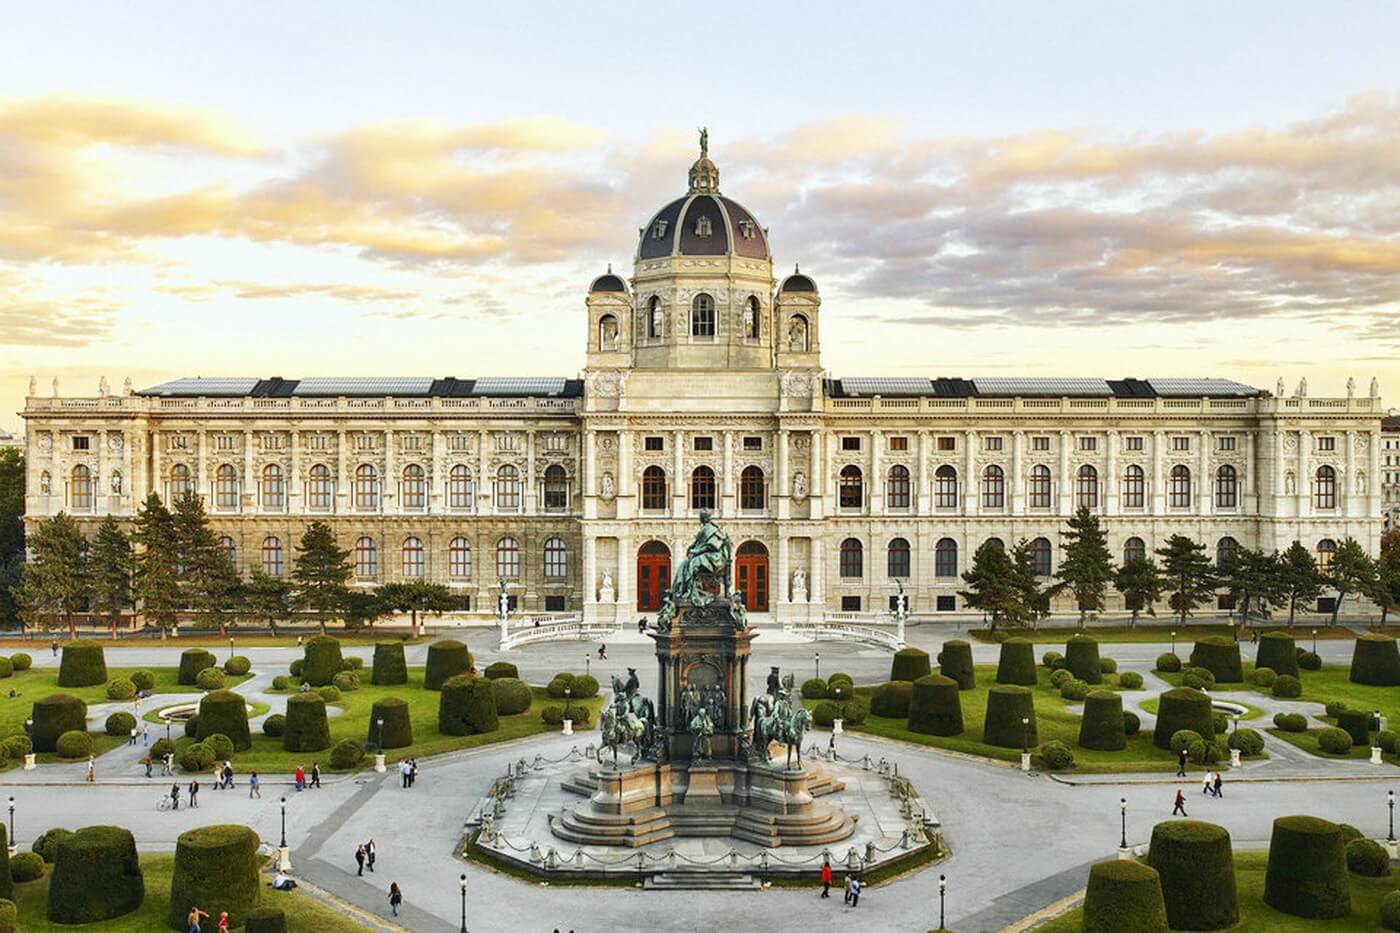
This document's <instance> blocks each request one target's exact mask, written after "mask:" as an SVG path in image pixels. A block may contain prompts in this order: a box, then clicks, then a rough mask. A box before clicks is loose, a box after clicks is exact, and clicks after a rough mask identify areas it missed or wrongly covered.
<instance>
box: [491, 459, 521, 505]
mask: <svg viewBox="0 0 1400 933" xmlns="http://www.w3.org/2000/svg"><path fill="white" fill-rule="evenodd" d="M496 508H497V509H498V510H499V511H503V512H511V511H515V510H517V509H519V508H520V471H519V470H518V469H516V468H515V466H514V465H513V464H510V463H505V464H502V465H501V468H500V469H499V470H497V471H496Z"/></svg>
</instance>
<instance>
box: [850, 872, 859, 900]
mask: <svg viewBox="0 0 1400 933" xmlns="http://www.w3.org/2000/svg"><path fill="white" fill-rule="evenodd" d="M859 903H860V877H859V876H857V877H855V878H852V879H851V906H852V907H855V906H856V905H857V904H859Z"/></svg>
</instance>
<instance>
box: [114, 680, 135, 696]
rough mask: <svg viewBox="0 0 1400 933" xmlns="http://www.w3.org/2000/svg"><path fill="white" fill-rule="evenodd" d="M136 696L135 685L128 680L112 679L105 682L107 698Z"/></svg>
mask: <svg viewBox="0 0 1400 933" xmlns="http://www.w3.org/2000/svg"><path fill="white" fill-rule="evenodd" d="M134 696H136V685H135V684H134V683H132V682H131V681H129V680H113V681H109V682H108V684H107V699H109V700H129V699H131V698H132V697H134Z"/></svg>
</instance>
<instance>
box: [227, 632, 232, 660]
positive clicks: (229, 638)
mask: <svg viewBox="0 0 1400 933" xmlns="http://www.w3.org/2000/svg"><path fill="white" fill-rule="evenodd" d="M228 659H229V660H230V661H232V660H233V636H232V635H230V636H229V637H228Z"/></svg>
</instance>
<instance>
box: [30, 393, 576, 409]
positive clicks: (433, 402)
mask: <svg viewBox="0 0 1400 933" xmlns="http://www.w3.org/2000/svg"><path fill="white" fill-rule="evenodd" d="M578 407H579V400H578V399H573V398H347V397H341V398H155V397H147V396H140V395H111V396H101V397H97V398H38V397H34V398H28V399H26V400H25V410H26V411H30V412H42V411H84V412H86V411H92V412H98V411H102V412H105V411H127V412H142V411H161V412H172V411H178V412H187V411H188V412H217V413H219V414H229V413H231V412H240V411H247V412H257V413H260V414H261V413H265V412H268V411H279V412H282V411H315V412H337V413H351V414H353V413H359V412H364V411H384V410H391V411H408V412H423V411H458V410H462V409H467V410H472V411H502V412H505V411H509V412H519V411H536V412H552V413H564V414H571V413H573V412H574V411H576V410H577V409H578Z"/></svg>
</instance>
